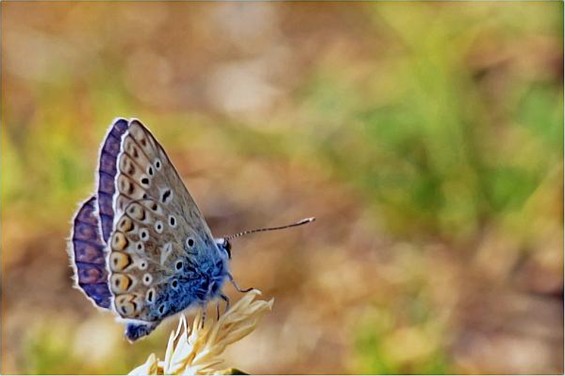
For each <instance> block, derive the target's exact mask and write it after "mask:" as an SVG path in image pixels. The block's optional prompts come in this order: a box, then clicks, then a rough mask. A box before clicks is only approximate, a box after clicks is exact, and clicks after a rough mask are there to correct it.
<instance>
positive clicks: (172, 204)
mask: <svg viewBox="0 0 565 376" xmlns="http://www.w3.org/2000/svg"><path fill="white" fill-rule="evenodd" d="M116 161H117V163H116V166H117V173H116V178H115V194H114V197H113V204H112V207H113V210H114V220H113V225H112V228H113V231H112V233H111V236H110V238H109V243H108V244H109V251H110V252H109V257H108V266H109V269H110V279H109V285H110V291H111V294H112V296H113V298H114V299H113V309H114V310H115V311H116V313H117V314H118V315H119V316H120V317H122V318H124V319H126V320H135V322H136V323H137V322H139V321H141V322H142V326H143V325H145V326H143V328H142V329H141V330H138V329H139V327H138V326H136V327H135V328H134V327H133V326H134V325H137V324H130V325H128V330H127V331H126V334H127V335H128V338H130V339H132V340H135V339H136V338H137V336H138V334H140V333H141V334H140V335H145V334H147V333H148V332H149V331H150V330H152V328H154V327H155V326H156V323H159V322H160V321H161V320H162V319H163V318H165V317H167V316H169V315H171V314H174V313H176V312H179V311H181V310H183V309H185V308H186V307H188V306H190V305H192V304H194V303H203V302H204V301H205V300H206V299H207V297H208V295H209V286H210V279H211V278H212V279H213V277H214V276H216V275H217V274H218V273H220V274H222V273H223V274H224V275H225V274H227V270H226V269H225V267H224V259H223V258H222V257H221V255H220V253H219V251H218V248H217V247H216V244H215V242H214V240H213V238H212V234H211V232H210V229H209V228H208V225H207V224H206V222H205V221H204V218H203V216H202V214H201V213H200V210H199V209H198V207H197V206H196V203H195V202H194V200H193V199H192V197H191V196H190V194H189V192H188V190H187V189H186V187H185V186H184V184H183V182H182V180H181V178H180V177H179V175H178V173H177V171H176V170H175V168H174V166H173V165H172V163H171V162H170V160H169V158H168V157H167V155H166V153H165V151H164V150H163V148H162V147H161V145H160V144H159V143H158V142H157V140H156V139H155V138H154V137H153V135H152V134H151V133H150V132H149V130H147V129H146V128H145V127H144V126H143V125H142V124H141V123H140V122H139V121H137V120H133V121H131V122H130V123H129V128H128V130H127V131H126V132H125V133H124V135H123V138H122V140H121V145H120V152H119V154H118V156H117V159H116ZM220 264H221V265H220ZM143 323H146V324H143ZM130 332H132V333H131V335H130Z"/></svg>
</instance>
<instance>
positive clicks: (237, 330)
mask: <svg viewBox="0 0 565 376" xmlns="http://www.w3.org/2000/svg"><path fill="white" fill-rule="evenodd" d="M260 294H261V292H260V291H259V290H251V291H249V292H248V293H246V294H245V295H244V296H243V297H242V298H241V299H240V300H239V301H238V302H237V303H235V304H234V305H233V306H232V307H231V308H230V309H229V310H228V311H227V312H226V313H224V314H223V315H222V316H220V318H219V320H217V321H216V320H212V319H207V320H206V321H204V323H203V322H202V312H201V310H199V311H198V312H197V313H196V316H195V318H194V321H193V322H192V328H191V329H189V328H188V326H187V322H186V318H185V316H184V315H182V316H181V317H180V320H179V326H178V328H177V330H176V332H175V331H174V332H172V333H171V336H170V337H169V343H168V344H167V350H166V352H165V360H163V361H160V360H159V359H157V358H156V356H155V354H151V355H150V356H149V358H147V361H146V362H145V363H144V364H142V365H140V366H139V367H137V368H135V369H134V370H133V371H131V372H130V375H208V374H214V373H218V372H219V371H218V370H216V369H215V366H217V365H218V364H220V363H222V362H223V360H222V359H221V358H220V356H221V354H222V353H223V351H224V350H225V348H226V347H227V346H228V345H229V344H232V343H234V342H236V341H239V340H240V339H242V338H243V337H245V336H247V335H248V334H249V333H251V332H252V331H253V329H255V327H256V326H257V323H258V322H259V320H260V319H261V317H262V316H263V315H264V314H265V313H266V312H267V311H270V310H271V308H272V306H273V299H271V300H270V301H265V300H255V298H256V297H257V296H259V295H260Z"/></svg>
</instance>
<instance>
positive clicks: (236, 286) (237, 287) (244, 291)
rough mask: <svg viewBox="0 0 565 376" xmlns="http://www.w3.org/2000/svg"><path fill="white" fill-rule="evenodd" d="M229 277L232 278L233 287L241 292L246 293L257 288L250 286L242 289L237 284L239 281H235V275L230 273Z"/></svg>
mask: <svg viewBox="0 0 565 376" xmlns="http://www.w3.org/2000/svg"><path fill="white" fill-rule="evenodd" d="M228 277H229V278H230V282H231V284H232V285H233V287H235V289H236V290H237V291H239V292H243V293H246V292H249V291H251V290H254V289H255V288H254V287H250V288H248V289H245V290H242V289H241V288H240V287H239V286H238V285H237V283H236V282H235V280H234V279H233V276H232V275H231V274H228Z"/></svg>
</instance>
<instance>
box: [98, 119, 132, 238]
mask: <svg viewBox="0 0 565 376" xmlns="http://www.w3.org/2000/svg"><path fill="white" fill-rule="evenodd" d="M128 128H129V124H128V121H127V120H126V119H122V118H118V119H116V120H114V122H113V123H112V125H111V126H110V129H109V131H108V133H107V134H106V137H105V138H104V143H103V144H102V148H101V149H100V158H99V162H98V186H97V192H96V197H97V206H98V216H99V218H100V221H99V223H100V234H101V235H102V240H103V241H104V242H106V243H107V242H108V238H109V237H110V233H111V232H112V223H113V220H114V208H113V206H112V203H113V197H114V193H115V184H114V180H115V178H116V174H117V160H118V159H117V158H118V154H119V153H120V145H121V142H122V136H123V135H124V133H125V132H126V131H127V130H128Z"/></svg>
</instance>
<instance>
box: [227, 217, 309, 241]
mask: <svg viewBox="0 0 565 376" xmlns="http://www.w3.org/2000/svg"><path fill="white" fill-rule="evenodd" d="M315 220H316V218H314V217H311V218H304V219H301V220H300V221H298V222H296V223H292V224H290V225H286V226H279V227H265V228H257V229H255V230H247V231H242V232H238V233H237V234H234V235H230V236H226V237H224V239H226V240H231V239H235V238H239V237H240V236H243V235H247V234H253V233H254V232H263V231H274V230H284V229H285V228H290V227H296V226H302V225H305V224H307V223H310V222H314V221H315Z"/></svg>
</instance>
